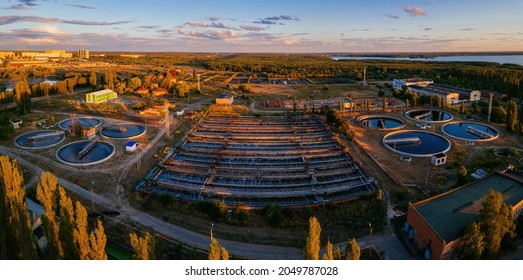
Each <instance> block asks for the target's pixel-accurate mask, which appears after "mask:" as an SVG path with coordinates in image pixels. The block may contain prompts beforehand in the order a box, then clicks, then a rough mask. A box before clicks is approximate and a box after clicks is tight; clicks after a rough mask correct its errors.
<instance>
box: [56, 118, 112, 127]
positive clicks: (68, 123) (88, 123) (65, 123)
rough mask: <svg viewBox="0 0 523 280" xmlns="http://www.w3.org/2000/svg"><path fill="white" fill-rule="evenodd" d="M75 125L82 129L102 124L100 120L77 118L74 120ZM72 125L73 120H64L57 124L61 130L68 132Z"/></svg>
mask: <svg viewBox="0 0 523 280" xmlns="http://www.w3.org/2000/svg"><path fill="white" fill-rule="evenodd" d="M75 120H76V123H77V124H79V125H81V126H84V127H98V126H100V125H101V124H102V120H100V119H97V118H91V117H77V118H75ZM72 124H73V119H72V118H71V119H65V120H63V121H60V122H59V123H58V127H59V128H61V129H63V130H68V129H69V127H70V126H71V125H72Z"/></svg>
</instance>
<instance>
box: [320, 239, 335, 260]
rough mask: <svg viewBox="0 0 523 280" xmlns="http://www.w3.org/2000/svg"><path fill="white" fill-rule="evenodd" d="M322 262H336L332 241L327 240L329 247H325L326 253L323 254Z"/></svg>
mask: <svg viewBox="0 0 523 280" xmlns="http://www.w3.org/2000/svg"><path fill="white" fill-rule="evenodd" d="M321 259H322V260H334V253H333V252H332V243H331V242H330V240H327V245H326V246H325V253H323V255H322V257H321Z"/></svg>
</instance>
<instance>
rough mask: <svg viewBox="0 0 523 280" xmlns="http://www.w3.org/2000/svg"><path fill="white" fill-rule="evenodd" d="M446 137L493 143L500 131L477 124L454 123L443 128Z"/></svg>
mask: <svg viewBox="0 0 523 280" xmlns="http://www.w3.org/2000/svg"><path fill="white" fill-rule="evenodd" d="M441 131H443V133H445V134H446V135H448V136H450V137H452V138H456V139H459V140H464V141H492V140H494V139H496V138H498V136H499V131H498V130H497V129H495V128H493V127H491V126H488V125H485V124H481V123H476V122H453V123H448V124H445V125H443V126H442V127H441Z"/></svg>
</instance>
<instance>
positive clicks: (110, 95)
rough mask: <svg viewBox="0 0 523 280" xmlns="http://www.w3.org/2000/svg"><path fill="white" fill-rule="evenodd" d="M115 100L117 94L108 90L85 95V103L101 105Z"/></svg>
mask: <svg viewBox="0 0 523 280" xmlns="http://www.w3.org/2000/svg"><path fill="white" fill-rule="evenodd" d="M115 98H118V94H116V92H114V91H112V90H110V89H104V90H99V91H95V92H91V93H88V94H86V95H85V101H86V102H87V103H102V102H105V101H107V100H111V99H115Z"/></svg>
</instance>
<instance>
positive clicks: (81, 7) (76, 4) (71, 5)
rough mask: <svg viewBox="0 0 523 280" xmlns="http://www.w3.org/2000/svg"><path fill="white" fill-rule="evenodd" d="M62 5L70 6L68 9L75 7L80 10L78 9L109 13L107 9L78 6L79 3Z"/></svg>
mask: <svg viewBox="0 0 523 280" xmlns="http://www.w3.org/2000/svg"><path fill="white" fill-rule="evenodd" d="M64 5H66V6H70V7H75V8H80V9H87V10H100V11H106V12H110V10H108V9H102V8H98V7H95V6H89V5H84V4H79V3H64Z"/></svg>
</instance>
